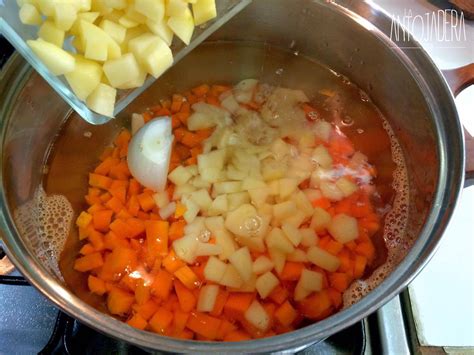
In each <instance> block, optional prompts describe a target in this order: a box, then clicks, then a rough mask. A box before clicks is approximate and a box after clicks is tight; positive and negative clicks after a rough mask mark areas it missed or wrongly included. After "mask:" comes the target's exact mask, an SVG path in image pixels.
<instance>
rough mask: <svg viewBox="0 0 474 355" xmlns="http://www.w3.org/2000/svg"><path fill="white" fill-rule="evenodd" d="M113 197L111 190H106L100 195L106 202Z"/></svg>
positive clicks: (101, 199)
mask: <svg viewBox="0 0 474 355" xmlns="http://www.w3.org/2000/svg"><path fill="white" fill-rule="evenodd" d="M111 197H112V195H111V194H110V193H109V192H104V193H103V194H101V195H100V196H99V199H100V201H101V202H102V203H106V202H107V201H108V200H110V198H111Z"/></svg>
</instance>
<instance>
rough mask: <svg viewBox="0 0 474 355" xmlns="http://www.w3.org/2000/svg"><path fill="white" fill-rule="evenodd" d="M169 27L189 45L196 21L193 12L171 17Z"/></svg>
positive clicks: (189, 11) (188, 11)
mask: <svg viewBox="0 0 474 355" xmlns="http://www.w3.org/2000/svg"><path fill="white" fill-rule="evenodd" d="M168 26H169V27H170V28H171V30H172V31H173V32H174V34H175V35H176V36H178V37H179V38H180V39H181V40H182V41H183V42H184V43H185V44H189V42H190V41H191V37H192V36H193V32H194V20H193V16H192V14H191V10H189V9H187V11H186V14H185V15H184V16H171V17H170V18H169V19H168Z"/></svg>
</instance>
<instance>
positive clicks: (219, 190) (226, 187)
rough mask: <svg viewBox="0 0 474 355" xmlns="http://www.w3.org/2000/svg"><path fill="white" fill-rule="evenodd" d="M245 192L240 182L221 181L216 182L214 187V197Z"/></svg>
mask: <svg viewBox="0 0 474 355" xmlns="http://www.w3.org/2000/svg"><path fill="white" fill-rule="evenodd" d="M240 191H243V189H242V183H241V182H240V181H221V182H216V183H215V184H214V185H213V192H212V194H213V195H214V196H217V195H222V194H231V193H234V192H240Z"/></svg>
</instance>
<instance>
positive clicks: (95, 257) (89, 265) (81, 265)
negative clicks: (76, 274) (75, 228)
mask: <svg viewBox="0 0 474 355" xmlns="http://www.w3.org/2000/svg"><path fill="white" fill-rule="evenodd" d="M103 264H104V259H103V258H102V254H101V253H99V252H98V253H92V254H88V255H84V256H82V257H80V258H77V259H76V261H75V262H74V270H77V271H80V272H86V271H90V270H93V269H96V268H98V267H101V266H102V265H103Z"/></svg>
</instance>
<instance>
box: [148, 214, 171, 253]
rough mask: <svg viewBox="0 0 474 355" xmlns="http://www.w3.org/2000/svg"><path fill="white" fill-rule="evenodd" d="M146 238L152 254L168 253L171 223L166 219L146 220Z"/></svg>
mask: <svg viewBox="0 0 474 355" xmlns="http://www.w3.org/2000/svg"><path fill="white" fill-rule="evenodd" d="M145 229H146V240H147V244H148V251H149V253H150V254H151V255H156V256H158V255H166V254H167V253H168V230H169V223H168V222H165V221H146V222H145Z"/></svg>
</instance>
